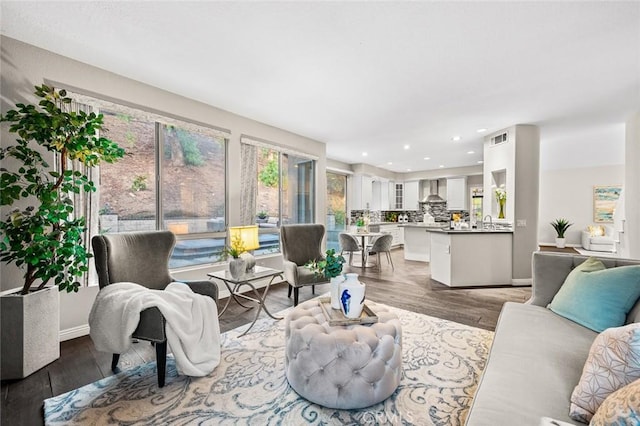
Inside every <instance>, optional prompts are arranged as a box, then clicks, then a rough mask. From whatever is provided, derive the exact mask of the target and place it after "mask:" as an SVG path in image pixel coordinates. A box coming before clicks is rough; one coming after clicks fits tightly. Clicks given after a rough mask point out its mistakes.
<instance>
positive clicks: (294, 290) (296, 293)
mask: <svg viewBox="0 0 640 426" xmlns="http://www.w3.org/2000/svg"><path fill="white" fill-rule="evenodd" d="M298 290H300V289H299V288H298V287H295V288H294V289H293V306H298Z"/></svg>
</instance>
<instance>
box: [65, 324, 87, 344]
mask: <svg viewBox="0 0 640 426" xmlns="http://www.w3.org/2000/svg"><path fill="white" fill-rule="evenodd" d="M87 335H89V324H83V325H79V326H77V327H73V328H67V329H66V330H60V341H61V342H64V341H65V340H71V339H75V338H76V337H82V336H87Z"/></svg>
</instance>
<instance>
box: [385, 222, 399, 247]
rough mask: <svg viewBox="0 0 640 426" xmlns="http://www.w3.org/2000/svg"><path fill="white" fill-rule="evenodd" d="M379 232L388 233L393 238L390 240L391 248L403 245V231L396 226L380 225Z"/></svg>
mask: <svg viewBox="0 0 640 426" xmlns="http://www.w3.org/2000/svg"><path fill="white" fill-rule="evenodd" d="M380 232H385V233H389V234H391V235H392V236H393V240H391V246H392V247H398V246H401V245H403V244H404V229H403V228H402V227H400V226H398V225H396V224H381V225H380Z"/></svg>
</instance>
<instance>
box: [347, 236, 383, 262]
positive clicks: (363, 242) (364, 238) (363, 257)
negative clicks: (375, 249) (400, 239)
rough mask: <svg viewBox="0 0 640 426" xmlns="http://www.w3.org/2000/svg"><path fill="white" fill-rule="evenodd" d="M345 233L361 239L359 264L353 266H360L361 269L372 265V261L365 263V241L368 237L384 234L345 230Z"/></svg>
mask: <svg viewBox="0 0 640 426" xmlns="http://www.w3.org/2000/svg"><path fill="white" fill-rule="evenodd" d="M347 234H349V235H351V236H354V237H356V238H360V240H361V244H360V246H361V247H362V262H361V264H360V265H357V264H354V266H360V267H361V268H363V269H364V268H366V267H369V266H374V264H373V263H370V264H368V263H367V241H368V240H369V239H370V238H375V237H380V236H382V235H384V234H383V233H382V232H347Z"/></svg>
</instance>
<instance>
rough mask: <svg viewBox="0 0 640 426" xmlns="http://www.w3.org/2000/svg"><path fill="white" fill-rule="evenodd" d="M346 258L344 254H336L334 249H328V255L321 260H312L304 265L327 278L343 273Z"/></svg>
mask: <svg viewBox="0 0 640 426" xmlns="http://www.w3.org/2000/svg"><path fill="white" fill-rule="evenodd" d="M344 262H345V260H344V257H342V255H339V254H336V251H335V250H334V249H329V250H327V253H326V257H325V258H324V259H321V260H311V261H309V262H307V263H306V264H305V265H304V266H305V267H307V268H309V270H311V271H312V272H313V273H314V274H316V275H319V276H322V275H324V277H325V278H335V277H337V276H338V275H340V274H341V273H342V265H343V264H344Z"/></svg>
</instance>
